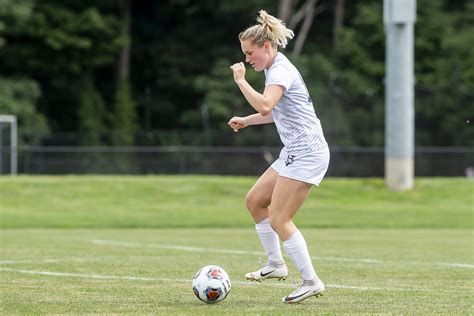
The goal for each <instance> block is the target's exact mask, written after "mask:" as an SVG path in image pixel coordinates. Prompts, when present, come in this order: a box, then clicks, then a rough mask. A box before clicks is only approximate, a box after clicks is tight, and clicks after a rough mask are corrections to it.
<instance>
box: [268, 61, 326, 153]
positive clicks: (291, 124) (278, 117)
mask: <svg viewBox="0 0 474 316" xmlns="http://www.w3.org/2000/svg"><path fill="white" fill-rule="evenodd" d="M269 85H280V86H283V87H284V88H285V92H284V93H283V95H282V97H281V99H280V101H279V102H278V104H277V105H276V106H275V108H274V109H273V112H272V114H273V120H274V121H275V125H276V127H277V130H278V134H279V135H280V139H281V141H282V142H283V145H285V149H286V151H287V152H288V154H290V155H304V154H308V153H314V152H318V151H321V150H322V149H324V148H325V147H327V143H326V140H325V138H324V134H323V130H322V128H321V123H320V122H319V119H318V118H317V117H316V113H315V112H314V107H313V102H312V100H311V97H310V96H309V92H308V89H307V88H306V85H305V83H304V81H303V78H301V75H300V73H299V71H298V69H296V67H295V66H293V64H292V63H291V62H290V61H289V60H288V58H286V56H285V55H283V54H282V53H277V55H276V56H275V59H274V61H273V64H272V66H271V67H270V69H268V70H267V69H265V86H269Z"/></svg>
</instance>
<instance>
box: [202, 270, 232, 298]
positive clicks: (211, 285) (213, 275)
mask: <svg viewBox="0 0 474 316" xmlns="http://www.w3.org/2000/svg"><path fill="white" fill-rule="evenodd" d="M230 287H231V284H230V278H229V275H228V274H227V272H225V270H224V269H222V268H221V267H218V266H215V265H208V266H205V267H202V268H201V269H199V271H198V272H197V273H196V275H195V276H194V279H193V291H194V294H195V295H196V296H197V298H198V299H200V300H201V301H203V302H204V303H207V304H214V303H218V302H220V301H222V300H223V299H225V298H226V297H227V295H228V294H229V292H230Z"/></svg>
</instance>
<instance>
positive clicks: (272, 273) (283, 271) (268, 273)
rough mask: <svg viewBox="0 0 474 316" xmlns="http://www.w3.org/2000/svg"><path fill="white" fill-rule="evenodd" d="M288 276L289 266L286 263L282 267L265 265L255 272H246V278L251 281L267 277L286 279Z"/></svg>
mask: <svg viewBox="0 0 474 316" xmlns="http://www.w3.org/2000/svg"><path fill="white" fill-rule="evenodd" d="M287 276H288V267H287V266H286V265H284V266H283V267H281V268H274V267H271V266H264V267H263V268H261V269H260V270H257V271H255V272H249V273H246V274H245V278H246V279H247V280H250V281H259V282H261V281H262V280H265V279H278V280H285V279H286V277H287Z"/></svg>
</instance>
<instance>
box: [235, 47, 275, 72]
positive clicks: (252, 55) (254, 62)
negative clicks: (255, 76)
mask: <svg viewBox="0 0 474 316" xmlns="http://www.w3.org/2000/svg"><path fill="white" fill-rule="evenodd" d="M240 46H241V47H242V52H243V53H244V55H245V61H246V62H247V63H249V64H250V65H251V66H252V67H253V69H255V71H262V70H264V69H265V68H269V67H268V66H269V64H270V61H271V52H270V51H271V49H272V48H271V45H270V43H268V42H265V44H263V46H262V47H258V46H257V45H253V44H252V43H251V42H250V41H249V40H246V41H243V42H240Z"/></svg>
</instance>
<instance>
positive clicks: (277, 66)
mask: <svg viewBox="0 0 474 316" xmlns="http://www.w3.org/2000/svg"><path fill="white" fill-rule="evenodd" d="M294 68H295V67H294V66H293V64H292V63H291V62H290V61H289V59H288V58H287V57H286V56H285V55H283V54H282V53H280V52H278V53H277V55H276V56H275V59H274V60H273V64H272V65H271V67H270V69H269V70H270V71H272V70H284V71H293V70H294Z"/></svg>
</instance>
